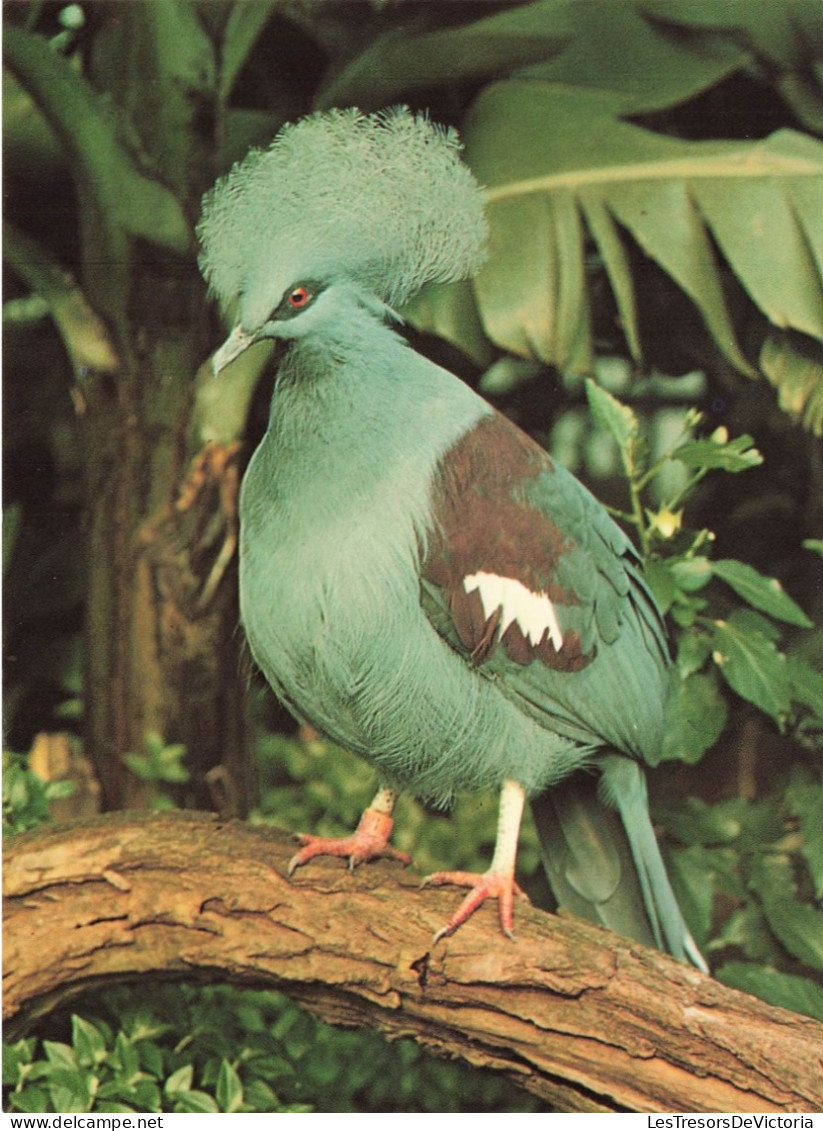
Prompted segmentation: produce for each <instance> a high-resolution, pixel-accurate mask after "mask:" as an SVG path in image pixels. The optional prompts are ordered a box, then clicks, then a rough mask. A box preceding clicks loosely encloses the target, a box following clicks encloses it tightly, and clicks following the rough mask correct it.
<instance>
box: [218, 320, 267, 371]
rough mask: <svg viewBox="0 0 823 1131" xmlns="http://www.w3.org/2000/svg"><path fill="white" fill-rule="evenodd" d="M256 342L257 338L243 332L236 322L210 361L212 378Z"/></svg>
mask: <svg viewBox="0 0 823 1131" xmlns="http://www.w3.org/2000/svg"><path fill="white" fill-rule="evenodd" d="M256 341H257V337H256V336H255V335H254V334H250V333H248V331H246V330H244V329H243V327H242V326H241V325H240V323H239V322H238V323H237V325H236V326H235V327H234V329H233V330H232V332H231V333H230V334H229V336H228V337H227V338H226V340H225V342H223V344H222V346H221V347H220V349H219V350H217V352H216V353H215V355H214V356H213V357H212V359H211V371H212V373H213V374H214V376H215V377H216V376H217V374H218V373H220V372H221V370H223V369H225V368H226V366H227V365H228V364H229V363H230V362H232V361H234V359H235V358H236V357H239V356H240V354H241V353H244V352H245V351H246V350H247V349H248V348H249V346H252V345H254V343H255V342H256Z"/></svg>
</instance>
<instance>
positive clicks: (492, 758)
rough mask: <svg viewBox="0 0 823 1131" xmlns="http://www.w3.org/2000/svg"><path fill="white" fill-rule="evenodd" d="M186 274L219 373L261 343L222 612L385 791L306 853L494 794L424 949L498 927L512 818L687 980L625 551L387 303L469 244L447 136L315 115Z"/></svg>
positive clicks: (633, 564)
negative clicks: (485, 913)
mask: <svg viewBox="0 0 823 1131" xmlns="http://www.w3.org/2000/svg"><path fill="white" fill-rule="evenodd" d="M197 235H198V238H199V244H200V257H199V264H200V268H201V271H202V273H203V275H204V277H205V279H206V281H207V282H208V284H209V288H210V293H211V295H212V296H214V297H215V298H216V299H217V300H218V301H219V303H220V304H221V306H222V308H223V310H224V312H226V313H227V314H228V315H229V316H230V319H231V320H232V321H233V328H232V329H231V332H230V333H229V335H228V337H227V338H226V340H225V341H224V343H223V344H222V346H220V347H219V348H218V349H217V351H216V352H215V353H214V355H213V359H212V368H213V371H214V373H215V374H218V373H219V372H221V371H222V370H223V369H224V368H225V367H226V366H227V365H229V364H230V363H231V362H232V361H233V360H235V359H236V358H237V357H238V356H240V354H242V353H243V352H244V351H245V350H247V349H248V348H250V347H251V346H252V345H254V344H255V343H259V342H263V341H274V343H276V345H277V355H276V356H277V375H276V380H275V386H274V392H273V395H272V399H271V407H270V414H269V420H268V427H267V430H266V432H265V435H264V437H263V439H262V441H261V442H260V444H259V446H258V447H257V448H256V450H255V451H254V453H253V455H252V457H251V460H250V461H249V465H248V468H247V470H246V473H245V475H244V477H243V482H242V486H241V492H240V545H239V594H240V619H241V623H242V625H243V630H244V633H245V637H246V639H247V642H248V646H249V648H250V651H251V655H252V657H253V660H254V662H255V664H256V666H257V667H258V668H259V669H260V671H261V672H262V674H263V676H264V677H265V678H266V680H267V681H268V683H269V684H270V686H271V688H272V689H273V691H274V692H275V694H276V695H277V697H278V698H279V699H280V700H281V701H282V703H283V704H284V705H285V706H286V707H287V708H288V709H289V710H290V711H291V712H292V714H293V715H294V716H295V718H296V719H297V720H299V721H301V722H303V723H307V724H309V725H310V726H311V727H313V728H314V729H315V730H317V731H318V732H320V733H321V734H323V735H325V736H326V737H327V738H329V739H330V740H332V741H333V742H335V743H337V744H339V745H341V746H343V747H345V748H347V749H348V750H350V751H353V752H355V753H356V754H357V755H360V756H361V757H362V758H364V759H366V760H367V761H368V762H369V763H370V764H371V765H372V766H373V767H374V769H375V771H376V777H377V783H378V784H377V789H376V794H375V796H374V799H373V801H372V803H371V804H370V805H369V807H368V808H367V809H366V810H365V811H364V813H363V815H362V818H361V820H360V823H359V825H358V826H357V828H356V830H355V831H354V832H353V833H351V834H350V835H349V836H345V837H337V838H334V837H330V838H325V837H317V836H312V835H311V834H301V835H300V836H299V841H300V843H301V845H302V847H301V848H300V849H299V851H298V852H297V853H296V855H295V856H294V857H293V858H292V860H291V861H290V862H289V873H290V874H291V873H293V872H294V871H295V869H296V868H298V867H302V866H303V865H305V864H307V863H308V862H309V861H310V860H312V859H313V858H315V857H316V856H321V855H331V856H336V857H342V858H344V859H347V860H348V862H349V865H350V866H351V867H354V866H355V865H358V864H361V863H364V862H366V861H368V860H371V859H374V858H376V857H379V856H388V857H394V858H396V859H401V860H403V861H404V862H407V861H408V857H407V856H406V854H404V853H402V852H400V851H399V850H398V849H397V848H395V847H394V845H393V844H392V843H391V839H390V838H391V833H392V830H393V817H392V813H393V810H394V806H395V803H396V800H397V798H398V796H399V794H400V793H401V792H403V791H408V792H410V793H412V794H413V795H415V796H416V797H417V798H419V799H421V800H423V801H425V802H427V803H430V804H432V805H435V806H448V805H449V804H450V803H451V802H452V801H453V799H454V797H455V795H456V794H457V793H458V792H461V791H473V790H474V791H476V790H481V789H487V788H494V789H497V790H499V791H500V802H499V815H498V828H497V836H496V841H495V847H494V851H493V854H492V859H491V861H490V864H489V868H488V870H487V871H486V872H485V873H478V874H473V873H465V872H459V871H451V872H450V871H442V872H437V873H434V874H433V875H432V876H430V877H428V878H427V880H426V881H424V882H428V883H430V884H433V885H440V886H445V885H455V886H457V887H460V888H465V889H466V894H465V896H464V897H463V899H462V902H460V904H459V906H458V907H457V910H456V911H455V912H454V914H453V915H452V916H451V918H450V919H449V920H448V922H447V923H446V924H445V925H444V926H443V928H442V929H441V930H440V931H438V932H437V934H436V935H435V936H434V941H435V942H437V941H439V940H440V939H443V938H445V937H447V936H449V935H451V934H453V933H454V931H456V930H457V929H458V928H459V927H460V926H461V925H462V924H464V923H465V922H466V920H467V919H468V918H469V917H470V916H471V915H472V914H473V913H474V912H475V911H476V910H477V908H479V907H480V906H481V905H482V904H484V903H485V902H486V901H487V900H490V901H492V903H495V902H496V904H497V912H498V917H499V922H500V927H501V929H502V931H503V932H504V933H505V934H506V935H508V936H510V937H512V938H513V937H514V933H513V922H514V902H515V899H516V898H517V897H519V896H522V895H523V892H522V889H521V888H520V886H519V885H518V883H517V880H516V857H517V846H518V839H519V835H520V826H521V821H522V817H523V813H524V809H525V806H526V803H527V802H529V803H530V804H531V807H532V812H533V814H534V818H535V823H536V827H537V831H538V836H539V840H540V844H541V852H542V856H543V860H544V864H545V870H546V874H547V877H548V879H549V883H550V885H551V887H552V888H553V891H554V894H555V896H556V898H557V900H558V902H559V903H560V904H561V905H562V906H564V907H566V908H568V909H569V910H570V911H571V912H572V913H573V914H578V915H581V916H583V917H584V918H588V919H591V920H593V921H594V922H597V923H600V924H601V925H604V926H606V927H609V928H611V929H613V930H615V931H617V932H618V933H621V934H624V935H627V936H629V937H630V938H633V939H635V940H637V941H639V942H641V943H646V944H648V945H650V946H656V947H657V948H658V949H660V950H663V951H668V952H669V953H671V954H672V955H674V956H675V957H676V958H678V959H681V960H682V961H685V962H691V963H692V964H693V965H695V966H696V967H698V968H699V969H700V970H702V971H706V970H707V966H706V963H705V961H704V959H703V957H702V955H701V954H700V951H699V950H698V947H697V945H696V943H695V941H694V939H693V937H692V935H691V933H690V932H689V929H688V927H687V925H686V923H685V920H684V918H683V915H682V912H681V910H680V908H679V906H678V903H677V899H676V897H675V895H674V893H673V890H672V887H671V884H670V882H669V878H668V876H667V872H666V868H665V865H664V862H663V859H662V857H661V854H660V850H659V847H658V843H657V840H656V837H655V833H654V830H653V828H652V824H651V820H650V816H649V809H648V801H647V789H646V778H645V772H644V770H645V767H646V766H653V765H654V764H655V763H656V762H657V761H658V760H659V758H660V751H661V744H662V735H663V711H664V702H665V698H666V694H667V688H668V684H669V680H670V673H671V665H670V659H669V651H668V645H667V641H666V630H665V626H664V622H663V620H662V617H661V614H660V612H659V610H658V607H657V605H656V604H655V601H654V598H653V596H652V594H651V592H650V590H649V588H648V586H647V584H646V582H645V581H644V579H643V574H642V569H641V563H640V560H639V558H638V555H637V553H636V551H635V549H634V546H633V544H632V542H631V541H630V539H629V538H628V537H627V535H626V534H625V533H624V532H623V531H622V530H621V529H620V527H619V526H618V525H617V524H616V523H615V522H614V521H613V520H612V518H611V517H610V516H609V515H608V514H607V512H606V510H605V509H604V508H603V506H602V505H601V504H600V503H599V502H598V501H597V500H596V499H595V497H594V496H593V495H592V494H591V493H590V492H589V490H588V489H587V488H586V487H585V486H584V485H583V484H581V483H580V482H579V480H577V479H576V478H575V477H574V476H573V475H572V474H571V473H570V472H569V471H567V470H566V469H565V468H564V467H563V466H562V465H561V464H559V463H558V462H557V461H556V460H555V459H554V458H553V457H551V456H550V455H549V454H548V452H547V451H546V450H545V449H544V448H542V447H541V446H540V445H539V444H538V443H537V442H536V441H535V440H533V439H532V438H530V437H529V436H528V435H527V434H526V433H525V432H523V431H521V430H520V429H519V427H518V426H516V425H515V424H514V423H513V422H512V421H510V420H509V419H508V418H507V417H506V416H505V415H504V414H502V413H501V412H500V411H498V410H497V409H496V408H494V407H493V406H492V405H491V404H489V403H488V402H487V401H486V400H485V399H484V398H482V397H481V396H480V395H479V394H477V393H476V392H475V391H474V390H473V389H472V388H471V387H470V386H469V385H468V384H467V383H465V382H463V381H462V380H461V379H459V378H458V377H456V376H455V375H453V374H452V373H450V372H449V371H447V370H446V369H444V368H442V367H440V366H439V365H437V364H435V362H433V361H432V360H429V359H428V358H426V357H424V356H422V355H421V354H420V353H418V352H417V351H416V350H415V349H414V348H413V347H412V346H411V345H410V344H409V343H408V341H407V340H406V338H405V337H404V336H403V334H402V333H401V329H402V327H401V317H400V315H399V314H398V312H397V308H398V307H402V306H403V305H404V304H405V303H407V302H408V301H409V300H410V299H411V298H412V297H414V296H415V295H416V294H417V293H418V292H419V291H420V289H421V288H422V287H423V286H424V285H425V284H427V283H439V284H445V283H450V282H456V281H458V280H461V279H466V278H470V277H472V276H473V275H475V274H476V273H477V272H478V271H479V270H481V269H482V268H483V266H484V264H485V261H486V259H487V256H488V242H489V228H488V223H487V220H486V216H485V213H484V205H483V191H482V188H481V186H480V185H479V184H478V182H477V180H476V179H475V177H474V175H473V173H472V172H471V170H470V168H469V166H468V165H467V164H466V162H465V161H464V160H463V157H462V143H461V141H460V138H459V136H458V134H457V132H456V131H455V130H454V129H453V128H450V127H443V126H440V125H438V124H435V123H433V122H432V121H431V120H430V118H429V117H428V115H427V114H425V113H420V112H413V111H411V110H410V109H408V108H407V107H395V108H392V109H389V110H385V111H379V112H375V113H364V112H361V111H359V110H357V109H355V108H346V109H332V110H327V111H318V112H315V113H313V114H310V115H308V116H306V117H304V118H301V119H299V120H298V121H296V122H293V123H289V124H287V125H285V126H284V127H283V128H282V129H281V130H280V132H279V133H278V134H277V136H276V137H275V138H274V140H273V142H272V143H271V144H270V145H269V146H268V147H267V148H260V149H253V150H251V151H250V152H249V153H248V154H247V155H246V156H245V157H244V158H243V159H242V160H240V161H239V162H237V163H236V164H235V165H234V166H233V167H232V169H231V170H230V171H229V172H228V173H227V174H225V175H224V176H223V177H221V178H220V179H218V181H217V182H216V184H215V185H214V186H213V188H212V189H211V190H210V191H209V192H208V193H207V194H206V196H205V197H204V199H203V206H202V211H201V218H200V221H199V224H198V227H197Z"/></svg>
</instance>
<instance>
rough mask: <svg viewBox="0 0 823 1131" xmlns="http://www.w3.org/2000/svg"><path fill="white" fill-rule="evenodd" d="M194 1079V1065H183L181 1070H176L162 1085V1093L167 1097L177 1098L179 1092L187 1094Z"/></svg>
mask: <svg viewBox="0 0 823 1131" xmlns="http://www.w3.org/2000/svg"><path fill="white" fill-rule="evenodd" d="M193 1079H194V1065H192V1064H184V1065H183V1067H182V1068H178V1069H177V1071H176V1072H172V1074H171V1076H169V1078H168V1080H166V1083H165V1084H164V1085H163V1091H164V1092H165V1093H166V1095H167V1096H173V1097H175V1098H176V1097H177V1096H178V1095H179V1094H180V1093H181V1092H188V1091H189V1089H190V1088H191V1085H192V1080H193Z"/></svg>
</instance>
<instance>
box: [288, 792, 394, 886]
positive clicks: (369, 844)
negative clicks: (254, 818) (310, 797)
mask: <svg viewBox="0 0 823 1131" xmlns="http://www.w3.org/2000/svg"><path fill="white" fill-rule="evenodd" d="M396 801H397V794H396V793H395V792H394V790H393V789H389V788H388V786H381V787H380V789H378V791H377V793H376V794H375V796H374V800H373V801H372V803H371V805H370V806H369V808H368V809H366V810H365V811H364V813H363V816H362V817H361V818H360V824H359V825H358V826H357V828H356V829H355V831H354V832H353V833H352V834H351V836H336V837H322V836H311V835H309V834H307V833H298V834H297V840H299V841H300V843H301V844H302V845H303V847H302V848H301V849H300V851H299V852H296V853H295V854H294V856H292V858H291V860H290V861H289V869H288V871H289V875H290V876H291V875H292V874H293V873H294V872H295V871H296V869H297V868H299V867H301V865H303V864H305V863H307V862H308V861H309V860H311V859H313V858H314V857H315V856H342V857H347V858H348V861H349V868H350V869H353V868H356V867H357V865H358V864H364V863H365V862H366V861H367V860H373V859H374V858H375V857H377V856H389V857H391V859H392V860H400V861H401V862H402V863H403V864H410V863H411V857H410V856H409V854H408V853H407V852H401V851H400V850H399V849H398V848H395V847H394V845H392V844H389V837H390V836H391V831H392V828H393V827H394V821H393V820H392V817H391V814H392V810H393V809H394V805H395V802H396Z"/></svg>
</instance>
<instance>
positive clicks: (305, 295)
mask: <svg viewBox="0 0 823 1131" xmlns="http://www.w3.org/2000/svg"><path fill="white" fill-rule="evenodd" d="M311 297H312V296H311V291H309V290H308V289H307V288H306V287H295V288H294V290H293V291H292V292H291V294H290V295H289V299H288V302H289V306H290V307H291V308H292V310H302V309H303V307H304V306H308V304H309V303H310V302H311Z"/></svg>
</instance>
